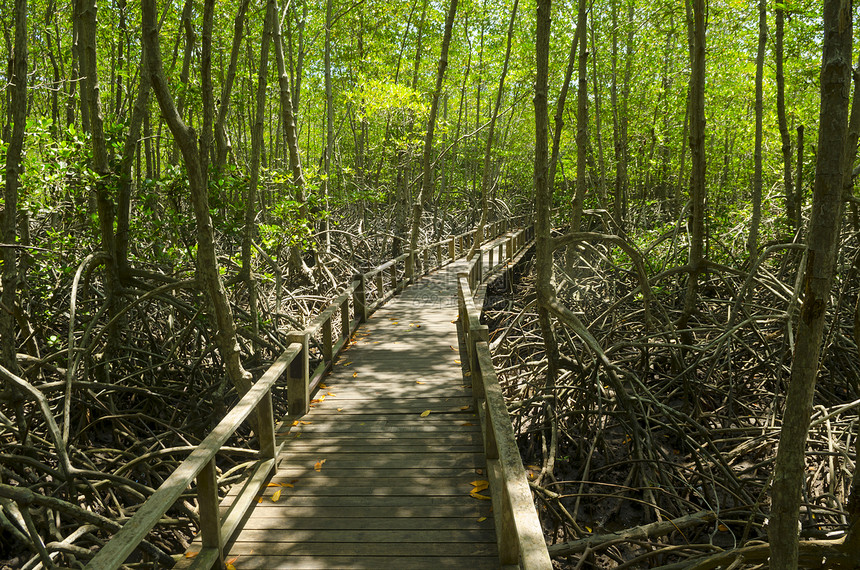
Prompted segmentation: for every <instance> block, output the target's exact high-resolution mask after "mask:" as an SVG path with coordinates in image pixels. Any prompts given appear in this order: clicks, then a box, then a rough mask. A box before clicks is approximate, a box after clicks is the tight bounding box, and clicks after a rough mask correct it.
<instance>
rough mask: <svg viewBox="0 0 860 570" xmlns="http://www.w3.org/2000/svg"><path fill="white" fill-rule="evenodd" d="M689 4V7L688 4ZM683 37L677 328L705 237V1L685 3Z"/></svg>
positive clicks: (693, 295) (691, 300)
mask: <svg viewBox="0 0 860 570" xmlns="http://www.w3.org/2000/svg"><path fill="white" fill-rule="evenodd" d="M691 2H692V6H691V5H690V3H691ZM686 10H687V29H688V31H687V36H688V39H689V47H690V67H691V71H690V156H691V158H692V163H693V165H692V172H691V174H690V218H689V226H690V254H689V256H690V257H689V261H688V264H689V266H690V271H689V279H688V280H687V293H686V296H685V297H684V312H683V313H682V314H681V318H680V319H679V320H678V327H679V328H682V329H683V328H686V326H687V321H688V320H689V318H690V315H692V314H693V311H694V310H695V309H696V305H697V303H698V296H699V273H700V272H701V269H702V259H703V255H702V253H703V249H704V242H705V240H704V235H705V196H706V194H705V169H706V158H705V0H687V1H686Z"/></svg>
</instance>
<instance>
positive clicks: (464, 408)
mask: <svg viewBox="0 0 860 570" xmlns="http://www.w3.org/2000/svg"><path fill="white" fill-rule="evenodd" d="M470 407H471V406H461V407H460V409H461V410H468V409H469V408H470Z"/></svg>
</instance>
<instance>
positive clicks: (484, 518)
mask: <svg viewBox="0 0 860 570" xmlns="http://www.w3.org/2000/svg"><path fill="white" fill-rule="evenodd" d="M485 520H487V517H481V518H479V519H478V522H484V521H485Z"/></svg>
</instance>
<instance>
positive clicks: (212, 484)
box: [86, 220, 513, 570]
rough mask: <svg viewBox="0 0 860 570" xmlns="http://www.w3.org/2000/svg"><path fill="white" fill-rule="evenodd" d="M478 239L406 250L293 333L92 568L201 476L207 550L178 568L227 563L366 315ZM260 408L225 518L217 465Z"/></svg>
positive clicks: (502, 224) (112, 557)
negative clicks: (283, 405) (278, 397)
mask: <svg viewBox="0 0 860 570" xmlns="http://www.w3.org/2000/svg"><path fill="white" fill-rule="evenodd" d="M512 221H513V220H502V221H499V222H494V223H492V224H489V225H488V226H487V229H486V231H485V232H484V233H485V235H488V236H497V235H500V234H501V233H503V232H506V231H507V230H508V228H509V224H510V223H511V222H512ZM474 235H475V230H472V231H469V232H466V233H463V234H460V235H457V236H451V237H449V238H447V239H445V240H442V241H439V242H436V243H432V244H429V245H425V246H422V247H421V248H419V249H418V250H417V251H416V252H415V254H414V255H410V254H409V253H405V254H403V255H400V256H399V257H396V258H395V259H392V260H389V261H387V262H385V263H383V264H382V265H379V266H377V267H375V268H373V269H371V270H370V271H368V272H366V273H360V274H358V275H356V276H354V278H353V279H352V282H351V283H350V284H349V286H348V287H346V289H345V290H344V291H343V292H342V293H341V294H340V295H339V296H338V297H337V298H336V299H335V300H334V301H333V302H332V303H331V304H329V305H328V306H327V307H326V308H325V309H323V310H322V311H321V312H320V313H319V315H317V317H316V318H314V319H313V320H312V321H311V322H310V323H309V324H308V326H307V327H306V328H305V329H304V330H302V331H295V332H293V333H290V334H289V335H287V341H288V345H287V347H286V350H284V352H283V353H282V354H281V355H280V356H279V357H278V359H277V360H275V362H274V363H273V364H272V365H271V366H270V367H269V369H268V370H266V372H265V373H264V374H263V375H262V377H260V379H259V380H257V382H256V383H254V385H253V386H252V387H251V389H250V390H248V392H247V393H245V395H244V396H242V398H241V399H240V400H239V403H238V404H236V406H234V407H233V408H232V409H231V410H230V411H229V412H228V413H227V415H226V416H225V417H224V419H223V420H221V422H220V423H219V424H218V425H217V426H216V427H215V428H214V429H213V430H212V432H211V433H210V434H209V435H208V436H206V437H205V438H204V439H203V441H201V442H200V445H198V446H197V448H195V450H194V451H193V452H192V453H191V454H190V455H189V456H188V458H187V459H185V461H183V462H182V463H181V464H180V465H179V467H177V468H176V470H175V471H174V472H173V473H172V474H171V475H170V476H169V477H168V478H167V479H166V480H165V481H164V483H163V484H162V485H161V486H160V487H159V488H158V489H157V490H156V491H155V492H154V493H153V494H152V495H151V496H150V497H149V499H147V500H146V501H145V502H144V503H143V505H141V506H140V508H139V509H138V510H137V512H136V513H135V514H134V516H133V517H132V518H131V519H129V520H128V521H127V522H126V523H125V524H124V525H123V527H122V528H121V529H120V530H119V531H118V532H117V533H116V534H115V535H114V536H113V537H112V538H111V539H110V540H109V541H108V542H107V543H106V544H105V545H104V546H103V547H102V548H101V550H99V552H98V553H97V554H96V555H95V556H94V557H93V558H92V559H91V560H90V562H89V564H87V566H86V568H88V569H91V570H112V569H115V568H119V567H120V566H121V565H122V564H123V563H124V562H125V560H126V558H128V556H129V555H130V554H131V553H132V552H133V551H134V550H135V549H136V548H137V547H138V545H139V544H140V543H141V542H142V541H143V540H144V538H145V537H146V535H147V534H148V533H149V532H150V531H151V530H152V529H153V527H155V525H156V524H157V523H158V522H159V520H160V519H161V517H162V516H164V514H165V513H166V512H167V511H168V510H169V509H170V508H171V507H172V506H173V505H174V503H175V502H176V501H177V500H178V499H179V498H180V496H182V495H183V494H184V493H186V491H187V489H188V488H189V487H190V486H191V485H192V483H194V482H195V479H196V487H197V501H198V505H199V516H200V538H201V542H202V545H201V546H202V548H201V550H200V552H199V554H197V555H195V556H194V557H192V558H182V559H180V560H179V561H178V562H177V565H176V566H175V568H207V569H208V568H211V567H212V566H213V565H215V564H220V565H222V566H223V564H224V545H225V543H226V542H227V541H229V539H230V538H231V537H232V535H233V534H234V533H235V531H236V530H237V529H238V528H239V525H240V524H241V521H242V519H243V518H244V517H245V514H246V513H247V512H248V510H249V509H250V507H251V506H252V505H253V503H254V500H255V498H256V497H257V496H259V495H260V494H261V490H262V489H263V487H264V486H265V484H266V481H267V479H268V478H269V476H270V475H271V474H272V472H273V471H274V469H275V464H276V460H277V457H278V451H279V449H278V448H277V447H276V443H275V434H276V433H279V432H280V431H281V430H289V426H290V425H291V424H292V422H293V421H294V420H295V419H297V418H299V417H301V416H303V415H304V414H306V413H307V412H308V410H309V407H310V400H311V395H312V394H313V393H314V391H315V390H316V388H317V387H318V386H319V384H320V382H321V381H322V378H323V377H324V376H325V374H326V372H328V371H329V370H330V369H331V367H332V365H333V364H334V362H335V360H336V359H337V356H338V354H339V353H340V351H341V350H343V348H344V347H345V346H346V344H347V342H349V339H350V338H351V337H352V335H353V334H354V333H355V331H356V330H357V329H358V327H359V325H360V324H361V323H363V322H364V321H365V320H366V319H367V317H368V315H369V314H370V313H372V312H373V311H374V310H376V309H377V308H378V307H379V306H381V305H382V304H384V303H385V302H386V301H388V300H389V299H390V298H391V297H392V296H393V295H396V294H397V293H399V292H400V291H402V290H403V288H404V287H406V286H407V285H408V284H409V283H410V282H412V280H413V279H414V278H415V277H416V273H417V271H418V270H417V269H416V268H417V267H418V266H419V264H420V268H421V270H420V273H421V274H424V273H428V272H430V271H433V270H435V269H438V268H440V267H442V266H443V265H446V264H447V263H450V262H452V261H454V260H455V259H457V258H458V257H460V256H462V255H464V254H465V253H466V252H467V251H468V248H469V247H471V245H472V240H473V239H474ZM509 251H511V250H509ZM500 255H501V254H500ZM478 257H480V256H478ZM312 341H313V343H312ZM312 344H313V346H315V347H318V348H319V350H318V352H319V355H318V356H317V357H316V358H315V359H314V362H315V367H314V369H313V371H311V369H310V364H311V360H310V347H311V346H312ZM284 377H285V378H286V384H287V396H288V415H287V417H285V418H284V419H283V420H282V421H280V422H278V424H277V425H276V424H275V421H274V414H273V410H272V388H273V387H274V386H275V385H276V383H277V382H278V381H279V380H281V379H282V378H284ZM255 411H256V415H257V418H256V419H257V421H256V428H257V429H256V430H255V431H256V433H257V440H258V443H259V458H258V460H257V462H256V464H255V466H254V468H253V469H252V472H251V475H250V477H249V478H248V479H246V480H245V482H244V484H243V486H242V488H241V489H240V490H239V491H238V493H237V494H236V497H235V499H234V500H233V502H232V505H231V506H230V508H229V510H227V512H226V513H225V514H224V516H223V517H222V516H221V514H220V510H219V499H218V480H217V471H216V465H215V460H216V457H217V454H218V452H219V451H220V449H221V447H222V446H223V445H224V443H226V442H227V440H228V439H229V438H230V437H231V436H232V435H233V433H234V432H235V431H236V430H237V429H238V428H239V427H240V426H241V425H242V424H243V423H244V422H245V420H246V419H247V418H248V417H249V416H250V415H251V414H252V413H253V412H255Z"/></svg>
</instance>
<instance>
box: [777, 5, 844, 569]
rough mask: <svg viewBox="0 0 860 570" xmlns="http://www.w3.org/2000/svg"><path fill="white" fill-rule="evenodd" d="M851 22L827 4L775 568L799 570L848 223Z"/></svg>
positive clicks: (780, 454) (783, 435) (780, 455)
mask: <svg viewBox="0 0 860 570" xmlns="http://www.w3.org/2000/svg"><path fill="white" fill-rule="evenodd" d="M851 16H852V11H851V1H850V0H825V2H824V19H823V24H824V42H823V45H824V59H823V64H822V67H821V111H820V115H819V124H820V127H819V131H818V160H817V163H816V167H815V189H814V191H813V196H812V215H811V218H810V221H809V238H808V240H807V251H808V255H807V262H806V270H805V274H804V281H803V286H804V299H803V305H802V306H801V309H800V319H799V323H798V331H797V342H796V345H795V350H794V359H793V360H792V365H791V381H790V382H789V384H788V394H787V397H786V403H785V411H784V412H783V421H782V430H781V432H780V437H779V449H778V451H777V456H776V465H775V466H774V477H773V491H772V493H773V495H772V500H773V512H772V515H771V523H770V528H769V529H768V534H769V536H770V551H771V562H770V565H771V567H772V568H797V556H798V543H797V541H798V518H799V511H800V499H801V490H802V489H803V487H804V480H805V476H804V474H805V471H806V469H805V467H806V460H805V450H806V438H807V431H808V429H809V415H810V413H811V411H812V400H813V396H814V393H815V381H816V376H817V375H818V366H819V354H820V351H821V340H822V333H823V331H824V321H825V317H826V314H827V306H828V301H829V298H830V290H831V287H832V284H833V272H834V266H835V263H836V252H837V246H838V241H839V229H840V226H841V221H842V198H843V194H842V187H843V184H844V179H845V172H846V169H847V165H846V156H845V142H846V138H847V133H848V103H849V97H848V95H849V87H850V83H851V47H852V17H851Z"/></svg>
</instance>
